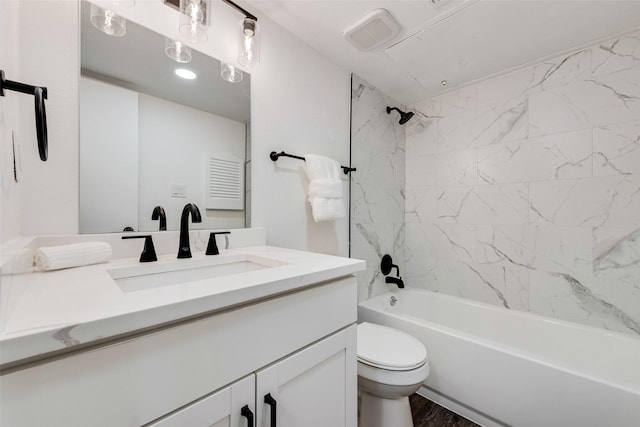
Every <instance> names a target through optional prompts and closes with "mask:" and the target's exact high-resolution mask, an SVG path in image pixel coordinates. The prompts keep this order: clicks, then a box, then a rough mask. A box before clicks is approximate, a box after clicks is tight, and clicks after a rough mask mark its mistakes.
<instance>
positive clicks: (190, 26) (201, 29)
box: [178, 0, 209, 43]
mask: <svg viewBox="0 0 640 427" xmlns="http://www.w3.org/2000/svg"><path fill="white" fill-rule="evenodd" d="M206 24H207V2H206V0H180V24H179V25H178V30H179V31H180V34H182V35H183V36H184V37H185V38H186V39H187V40H189V41H190V42H191V43H204V42H206V41H207V40H208V39H209V36H208V34H207V27H206Z"/></svg>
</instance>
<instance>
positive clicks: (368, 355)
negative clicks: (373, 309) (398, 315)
mask: <svg viewBox="0 0 640 427" xmlns="http://www.w3.org/2000/svg"><path fill="white" fill-rule="evenodd" d="M358 360H360V361H361V362H363V363H366V364H367V365H371V366H375V367H379V368H383V369H389V370H410V369H415V368H418V367H420V366H422V365H424V363H425V362H426V360H427V350H426V349H425V348H424V345H422V343H421V342H420V341H418V340H417V339H416V338H414V337H412V336H411V335H409V334H407V333H405V332H402V331H399V330H397V329H393V328H389V327H387V326H382V325H375V324H373V323H367V322H363V323H360V324H359V325H358Z"/></svg>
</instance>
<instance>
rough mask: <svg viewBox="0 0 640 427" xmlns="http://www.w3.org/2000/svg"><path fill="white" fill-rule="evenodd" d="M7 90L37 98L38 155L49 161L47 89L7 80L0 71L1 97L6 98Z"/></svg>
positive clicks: (41, 158)
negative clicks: (45, 104)
mask: <svg viewBox="0 0 640 427" xmlns="http://www.w3.org/2000/svg"><path fill="white" fill-rule="evenodd" d="M5 90H12V91H14V92H20V93H26V94H28V95H33V96H34V97H35V114H36V134H37V137H38V153H39V154H40V160H42V161H43V162H45V161H47V158H48V157H49V154H48V150H49V149H48V142H47V114H46V110H45V107H44V100H45V99H47V88H46V87H40V86H32V85H28V84H25V83H20V82H15V81H12V80H7V79H6V78H5V76H4V71H2V70H0V96H4V91H5Z"/></svg>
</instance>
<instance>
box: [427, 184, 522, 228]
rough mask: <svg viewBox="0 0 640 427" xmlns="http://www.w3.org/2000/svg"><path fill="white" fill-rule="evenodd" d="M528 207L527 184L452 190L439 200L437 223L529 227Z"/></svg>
mask: <svg viewBox="0 0 640 427" xmlns="http://www.w3.org/2000/svg"><path fill="white" fill-rule="evenodd" d="M527 206H528V201H527V184H504V185H480V186H475V187H459V188H456V187H449V188H445V189H444V190H443V192H442V196H441V197H440V199H439V200H438V221H439V222H455V223H459V224H485V225H493V224H502V225H526V224H527V223H528V221H529V219H528V217H529V216H528V212H527Z"/></svg>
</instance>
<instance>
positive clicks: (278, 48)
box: [2, 0, 357, 255]
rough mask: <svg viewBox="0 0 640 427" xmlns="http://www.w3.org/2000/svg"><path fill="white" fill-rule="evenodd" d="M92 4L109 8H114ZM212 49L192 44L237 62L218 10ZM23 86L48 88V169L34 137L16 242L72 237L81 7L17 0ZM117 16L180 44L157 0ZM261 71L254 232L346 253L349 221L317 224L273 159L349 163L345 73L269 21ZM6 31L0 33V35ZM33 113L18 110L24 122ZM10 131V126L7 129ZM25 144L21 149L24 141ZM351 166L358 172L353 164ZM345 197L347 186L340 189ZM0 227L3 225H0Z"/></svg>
mask: <svg viewBox="0 0 640 427" xmlns="http://www.w3.org/2000/svg"><path fill="white" fill-rule="evenodd" d="M97 2H98V3H102V4H108V5H110V7H113V2H111V1H107V0H99V1H97ZM212 11H213V12H214V13H215V16H216V19H215V25H214V26H213V27H212V28H211V30H210V34H209V41H208V42H207V43H206V44H203V45H200V46H194V47H196V48H198V49H199V50H202V51H203V52H204V53H207V54H210V55H212V56H215V57H218V58H220V59H221V60H223V61H227V62H232V61H233V62H235V60H234V57H235V49H236V36H237V35H236V31H237V23H238V21H239V19H240V17H239V16H238V13H237V12H236V11H234V10H233V9H231V8H229V7H228V6H226V5H224V3H222V2H214V3H213V4H212ZM20 12H21V13H20V36H19V37H18V39H19V40H20V42H19V44H20V46H19V47H20V49H21V55H23V58H24V59H23V61H22V65H24V67H22V72H21V75H20V76H19V78H21V79H24V80H26V81H28V82H29V83H38V84H43V85H47V86H49V87H50V89H49V91H50V92H49V93H50V99H49V101H48V103H47V108H48V111H47V112H48V120H49V139H50V161H49V162H47V163H38V162H39V160H37V153H36V151H35V136H34V138H33V140H32V141H30V142H31V143H29V144H26V145H27V146H28V149H25V150H23V157H24V159H25V162H24V163H25V169H26V170H25V177H27V176H28V178H25V183H24V187H23V197H22V201H21V205H22V209H21V210H20V212H21V213H20V215H21V216H22V224H18V222H17V221H13V222H11V223H10V224H7V225H6V226H7V227H9V228H13V227H15V228H19V229H20V234H23V235H27V234H53V233H76V232H77V231H78V204H79V201H78V78H79V77H78V76H79V61H78V43H79V39H78V37H79V35H78V28H77V22H78V5H77V3H75V2H73V1H55V0H49V1H23V2H20ZM118 12H119V13H121V14H122V15H123V16H125V17H128V18H130V19H133V20H135V21H136V22H138V23H140V24H142V25H145V26H147V27H149V28H151V29H153V30H155V31H160V32H163V33H165V34H168V35H171V36H172V37H178V32H177V25H176V20H177V17H176V14H175V12H174V11H172V10H170V9H169V8H167V7H166V6H164V5H162V3H161V2H160V1H158V0H139V1H138V2H136V6H135V7H133V8H130V9H124V8H123V9H118ZM259 18H260V21H259V22H260V24H261V25H262V29H263V31H262V36H263V40H262V55H261V60H262V63H261V64H260V65H259V67H258V68H257V69H256V70H255V72H253V73H252V88H251V90H252V137H253V141H252V151H253V153H252V167H253V169H252V191H251V192H252V225H253V226H258V227H266V228H267V240H268V242H269V243H270V244H275V245H280V246H287V247H292V248H298V249H310V250H315V251H320V252H325V253H332V254H341V255H346V254H347V230H348V229H347V226H348V224H347V220H346V219H344V220H340V221H336V222H335V223H320V224H315V223H314V222H313V219H312V218H311V214H310V210H309V208H308V205H307V203H306V184H307V182H306V178H305V177H304V176H303V173H302V169H301V164H300V163H296V161H295V160H291V159H282V160H280V161H279V162H278V164H277V165H275V164H273V162H272V161H271V160H270V159H269V157H268V154H269V152H270V151H272V150H282V149H284V150H289V151H291V152H292V153H296V154H305V153H311V152H313V153H317V154H322V155H325V156H330V157H333V158H335V159H336V160H337V161H339V162H341V163H342V164H347V163H348V160H349V158H348V156H349V74H348V73H347V71H346V70H343V69H341V68H340V67H338V66H336V65H335V64H333V63H332V62H330V61H328V60H327V59H325V58H324V57H322V56H321V55H319V54H318V53H317V52H315V51H314V50H312V49H311V48H309V47H308V46H307V45H305V44H304V43H303V42H302V41H300V40H299V39H297V38H296V37H294V36H292V35H291V34H290V33H288V32H286V31H285V30H283V29H282V28H280V27H279V26H277V25H276V24H274V23H272V22H270V21H269V20H267V19H266V18H263V17H260V16H259ZM2 31H3V32H4V31H5V30H4V29H3V30H2ZM31 110H32V109H29V110H28V111H26V110H25V111H23V112H22V115H21V117H24V118H28V117H30V116H31V115H32V114H33V112H32V111H31ZM12 126H13V124H12ZM25 142H26V141H25ZM356 166H357V165H356ZM345 189H346V181H345ZM3 226H4V224H3Z"/></svg>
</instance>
